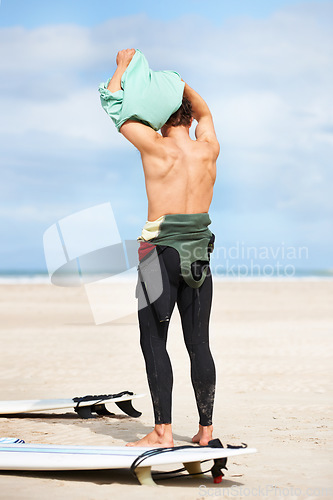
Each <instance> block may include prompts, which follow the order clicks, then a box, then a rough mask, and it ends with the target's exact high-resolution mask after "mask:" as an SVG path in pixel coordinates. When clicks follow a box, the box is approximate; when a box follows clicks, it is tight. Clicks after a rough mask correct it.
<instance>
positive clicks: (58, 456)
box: [0, 439, 257, 485]
mask: <svg viewBox="0 0 333 500" xmlns="http://www.w3.org/2000/svg"><path fill="white" fill-rule="evenodd" d="M216 442H217V443H219V444H220V445H221V447H216ZM210 443H215V445H214V446H196V445H193V446H192V445H189V446H178V447H175V448H144V447H137V446H135V447H126V446H57V445H48V444H10V443H6V442H4V443H1V439H0V470H26V471H31V470H39V471H46V470H48V471H59V470H100V469H120V468H130V469H132V471H133V472H134V473H135V475H136V477H137V478H138V480H139V481H140V483H141V484H145V485H148V484H150V485H154V484H155V483H154V481H153V479H152V475H151V468H152V467H153V466H158V465H169V464H178V463H182V464H183V465H184V467H185V469H186V470H187V471H188V472H189V473H190V474H196V475H197V474H199V475H200V474H202V471H201V467H200V464H201V462H202V461H208V460H214V466H213V467H212V469H211V470H212V474H213V477H214V478H217V480H215V482H220V480H221V479H222V476H223V473H222V471H221V469H222V468H226V467H225V465H226V460H227V458H228V457H233V456H237V455H242V454H244V453H254V452H256V451H257V450H256V449H254V448H245V447H240V448H237V449H234V448H223V447H222V444H221V443H220V441H219V440H213V441H211V442H210ZM214 468H215V469H214Z"/></svg>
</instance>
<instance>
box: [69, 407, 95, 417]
mask: <svg viewBox="0 0 333 500" xmlns="http://www.w3.org/2000/svg"><path fill="white" fill-rule="evenodd" d="M92 408H93V406H76V407H75V408H74V410H75V411H76V413H77V414H78V415H79V417H81V418H96V415H93V414H92V411H91V410H92ZM93 411H94V410H93Z"/></svg>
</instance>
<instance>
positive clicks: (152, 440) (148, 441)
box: [126, 424, 174, 448]
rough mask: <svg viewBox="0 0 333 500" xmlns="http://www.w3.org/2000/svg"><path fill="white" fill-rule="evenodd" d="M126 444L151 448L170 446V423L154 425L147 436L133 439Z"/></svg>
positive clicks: (171, 443)
mask: <svg viewBox="0 0 333 500" xmlns="http://www.w3.org/2000/svg"><path fill="white" fill-rule="evenodd" d="M126 446H151V447H152V448H171V447H173V446H174V444H173V438H172V428H171V424H161V425H155V428H154V430H153V431H152V432H149V434H147V436H145V437H143V438H142V439H139V441H135V442H133V443H127V445H126Z"/></svg>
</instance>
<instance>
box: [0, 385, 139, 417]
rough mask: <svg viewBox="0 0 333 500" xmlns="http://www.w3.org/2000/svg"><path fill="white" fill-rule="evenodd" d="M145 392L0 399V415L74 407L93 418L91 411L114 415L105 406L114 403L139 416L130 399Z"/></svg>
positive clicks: (131, 414) (132, 415)
mask: <svg viewBox="0 0 333 500" xmlns="http://www.w3.org/2000/svg"><path fill="white" fill-rule="evenodd" d="M143 396H145V394H134V393H133V392H130V391H123V392H119V393H117V394H100V395H96V396H92V395H89V396H83V397H78V398H72V399H31V400H20V401H0V417H1V415H15V414H18V413H25V412H33V411H45V410H61V409H65V408H74V410H75V411H76V413H78V415H79V416H80V417H82V418H93V417H94V415H93V413H97V414H98V415H104V416H106V415H114V413H111V412H110V411H109V410H108V409H107V408H106V407H105V405H106V404H109V403H115V404H116V405H117V406H118V408H120V409H121V410H122V411H123V412H124V413H126V414H127V415H129V416H131V417H140V415H141V412H139V411H137V410H135V408H133V406H132V399H137V398H142V397H143Z"/></svg>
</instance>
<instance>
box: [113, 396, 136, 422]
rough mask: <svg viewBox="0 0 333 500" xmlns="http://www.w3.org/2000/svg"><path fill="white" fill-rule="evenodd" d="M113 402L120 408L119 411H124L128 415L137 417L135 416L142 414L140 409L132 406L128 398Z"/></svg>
mask: <svg viewBox="0 0 333 500" xmlns="http://www.w3.org/2000/svg"><path fill="white" fill-rule="evenodd" d="M115 404H116V405H117V406H118V408H120V409H121V411H123V412H124V413H126V414H127V415H129V416H130V417H134V418H137V417H140V415H142V413H141V412H140V411H138V410H136V409H135V408H134V407H133V405H132V401H131V400H129V399H128V400H127V401H118V402H115Z"/></svg>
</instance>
